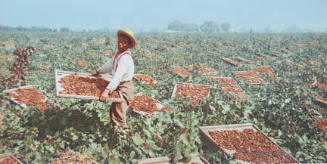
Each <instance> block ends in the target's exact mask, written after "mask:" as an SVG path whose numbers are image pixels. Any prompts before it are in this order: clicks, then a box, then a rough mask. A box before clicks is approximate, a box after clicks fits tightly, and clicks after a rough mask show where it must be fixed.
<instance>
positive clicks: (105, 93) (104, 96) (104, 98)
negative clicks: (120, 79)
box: [99, 89, 110, 102]
mask: <svg viewBox="0 0 327 164" xmlns="http://www.w3.org/2000/svg"><path fill="white" fill-rule="evenodd" d="M109 93H110V90H109V89H105V90H104V91H103V92H102V93H101V96H100V98H99V99H100V101H102V102H106V101H107V98H108V97H109Z"/></svg>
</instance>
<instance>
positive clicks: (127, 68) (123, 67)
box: [98, 55, 134, 91]
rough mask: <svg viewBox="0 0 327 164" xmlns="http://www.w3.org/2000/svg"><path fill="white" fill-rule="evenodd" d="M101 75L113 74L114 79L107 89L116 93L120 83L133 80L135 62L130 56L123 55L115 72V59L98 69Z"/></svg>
mask: <svg viewBox="0 0 327 164" xmlns="http://www.w3.org/2000/svg"><path fill="white" fill-rule="evenodd" d="M98 71H99V73H100V74H103V73H110V72H111V74H112V79H111V81H110V83H109V85H108V86H107V89H109V90H110V91H114V90H115V89H116V88H117V87H118V85H119V83H120V82H123V81H129V80H132V79H133V76H134V61H133V58H132V57H131V56H130V55H123V56H122V57H120V59H119V60H118V64H117V69H116V71H115V69H114V65H113V59H111V60H108V61H107V62H106V63H105V64H104V65H103V66H102V67H100V69H98Z"/></svg>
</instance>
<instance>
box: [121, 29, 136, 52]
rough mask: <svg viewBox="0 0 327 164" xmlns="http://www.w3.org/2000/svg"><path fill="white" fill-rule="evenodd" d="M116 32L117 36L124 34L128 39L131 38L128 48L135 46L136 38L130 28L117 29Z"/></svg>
mask: <svg viewBox="0 0 327 164" xmlns="http://www.w3.org/2000/svg"><path fill="white" fill-rule="evenodd" d="M117 34H118V37H119V36H121V35H125V36H127V37H128V38H129V39H130V40H131V42H132V43H131V44H132V45H131V47H130V48H134V47H135V44H136V40H135V37H134V33H133V31H132V30H118V32H117Z"/></svg>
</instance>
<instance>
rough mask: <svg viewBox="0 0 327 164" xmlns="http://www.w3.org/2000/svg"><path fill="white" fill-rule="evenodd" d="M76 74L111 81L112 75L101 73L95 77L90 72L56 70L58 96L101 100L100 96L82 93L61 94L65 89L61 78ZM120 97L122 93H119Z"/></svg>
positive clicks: (117, 100) (111, 99) (116, 99)
mask: <svg viewBox="0 0 327 164" xmlns="http://www.w3.org/2000/svg"><path fill="white" fill-rule="evenodd" d="M70 74H74V75H77V76H80V77H89V78H99V77H100V78H102V79H104V80H107V81H110V80H111V78H112V77H111V76H108V75H100V76H99V77H93V76H90V74H89V73H82V72H69V71H61V70H56V71H55V80H56V95H57V96H58V97H67V98H77V99H85V100H99V97H97V96H81V95H72V94H61V93H60V91H62V90H63V88H62V87H61V84H60V83H59V80H60V79H61V78H63V77H65V76H67V75H70ZM119 95H120V97H122V96H121V94H120V93H119ZM107 101H111V102H122V101H123V99H122V98H107Z"/></svg>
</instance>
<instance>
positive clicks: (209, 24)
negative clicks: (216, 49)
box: [168, 21, 231, 33]
mask: <svg viewBox="0 0 327 164" xmlns="http://www.w3.org/2000/svg"><path fill="white" fill-rule="evenodd" d="M230 28H231V25H230V23H228V22H223V23H221V24H219V23H218V22H216V21H205V22H203V24H202V25H200V26H199V25H197V24H193V23H183V22H180V21H174V22H171V23H169V24H168V30H173V31H181V32H204V33H216V32H219V31H220V29H221V30H222V31H224V32H228V31H229V30H230Z"/></svg>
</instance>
